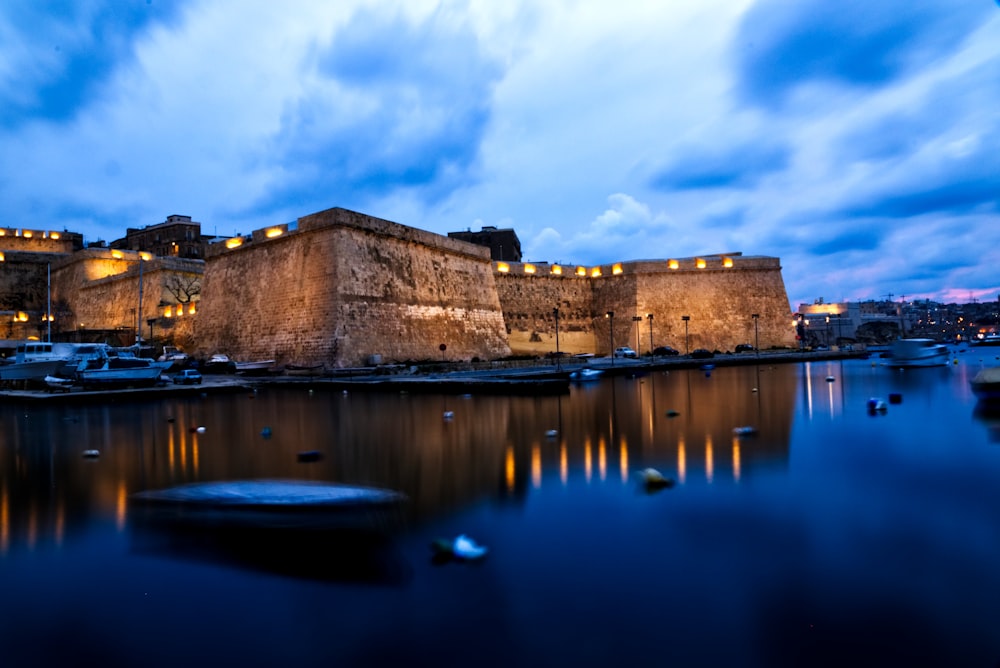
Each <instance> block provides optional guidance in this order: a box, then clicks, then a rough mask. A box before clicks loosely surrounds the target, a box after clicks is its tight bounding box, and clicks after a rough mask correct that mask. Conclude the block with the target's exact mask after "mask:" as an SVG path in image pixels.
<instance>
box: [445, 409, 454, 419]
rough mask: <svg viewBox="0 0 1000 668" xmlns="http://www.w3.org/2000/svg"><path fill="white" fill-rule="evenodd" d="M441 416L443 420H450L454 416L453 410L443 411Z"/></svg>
mask: <svg viewBox="0 0 1000 668" xmlns="http://www.w3.org/2000/svg"><path fill="white" fill-rule="evenodd" d="M443 417H444V419H445V420H452V419H454V417H455V411H445V412H444V414H443Z"/></svg>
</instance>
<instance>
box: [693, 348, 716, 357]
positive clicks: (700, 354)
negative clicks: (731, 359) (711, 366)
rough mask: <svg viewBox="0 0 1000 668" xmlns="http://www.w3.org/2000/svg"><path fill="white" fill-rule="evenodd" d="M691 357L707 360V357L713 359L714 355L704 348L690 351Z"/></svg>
mask: <svg viewBox="0 0 1000 668" xmlns="http://www.w3.org/2000/svg"><path fill="white" fill-rule="evenodd" d="M691 357H693V358H694V359H707V358H709V357H715V353H713V352H712V351H711V350H706V349H705V348H695V349H694V350H692V351H691Z"/></svg>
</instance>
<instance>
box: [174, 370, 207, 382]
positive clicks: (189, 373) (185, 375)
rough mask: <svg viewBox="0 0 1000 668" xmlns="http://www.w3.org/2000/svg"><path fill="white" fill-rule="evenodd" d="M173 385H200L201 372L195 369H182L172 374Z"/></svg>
mask: <svg viewBox="0 0 1000 668" xmlns="http://www.w3.org/2000/svg"><path fill="white" fill-rule="evenodd" d="M174 385H201V374H200V373H198V370H197V369H184V370H183V371H181V372H180V373H178V374H177V375H175V376H174Z"/></svg>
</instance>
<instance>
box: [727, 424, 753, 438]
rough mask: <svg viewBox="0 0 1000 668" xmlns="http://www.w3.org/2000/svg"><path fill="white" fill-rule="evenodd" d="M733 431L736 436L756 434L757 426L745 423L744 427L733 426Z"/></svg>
mask: <svg viewBox="0 0 1000 668" xmlns="http://www.w3.org/2000/svg"><path fill="white" fill-rule="evenodd" d="M733 433H734V434H736V435H737V436H756V434H757V427H752V426H750V425H746V426H744V427H733Z"/></svg>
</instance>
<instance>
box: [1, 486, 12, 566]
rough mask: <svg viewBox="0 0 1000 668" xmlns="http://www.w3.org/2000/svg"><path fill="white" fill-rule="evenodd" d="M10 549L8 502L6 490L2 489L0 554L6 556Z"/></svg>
mask: <svg viewBox="0 0 1000 668" xmlns="http://www.w3.org/2000/svg"><path fill="white" fill-rule="evenodd" d="M9 549H10V500H9V497H8V495H7V488H6V487H4V488H3V496H2V497H0V554H7V550H9Z"/></svg>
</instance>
